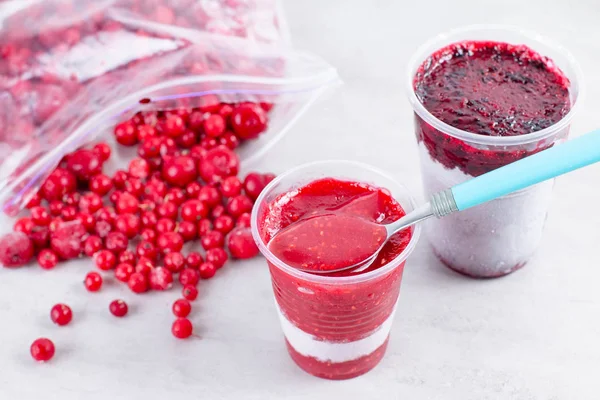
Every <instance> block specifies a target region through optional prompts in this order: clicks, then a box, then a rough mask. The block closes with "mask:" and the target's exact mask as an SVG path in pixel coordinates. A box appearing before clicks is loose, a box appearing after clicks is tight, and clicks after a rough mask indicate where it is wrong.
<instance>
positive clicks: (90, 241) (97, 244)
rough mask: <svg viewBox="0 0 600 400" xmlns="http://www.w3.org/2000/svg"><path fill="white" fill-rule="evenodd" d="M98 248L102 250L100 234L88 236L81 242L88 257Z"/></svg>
mask: <svg viewBox="0 0 600 400" xmlns="http://www.w3.org/2000/svg"><path fill="white" fill-rule="evenodd" d="M100 250H102V239H101V238H100V236H96V235H91V236H88V237H87V239H85V241H84V242H83V253H84V254H85V255H86V256H88V257H92V256H93V255H94V254H96V252H98V251H100Z"/></svg>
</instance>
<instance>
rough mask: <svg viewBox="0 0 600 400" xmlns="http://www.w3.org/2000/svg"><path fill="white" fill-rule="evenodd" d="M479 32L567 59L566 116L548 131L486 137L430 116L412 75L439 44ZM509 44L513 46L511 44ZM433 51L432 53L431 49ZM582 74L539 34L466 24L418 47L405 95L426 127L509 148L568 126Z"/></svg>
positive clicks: (564, 51) (578, 99) (580, 95)
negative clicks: (516, 39)
mask: <svg viewBox="0 0 600 400" xmlns="http://www.w3.org/2000/svg"><path fill="white" fill-rule="evenodd" d="M482 30H489V31H497V32H502V31H504V32H510V33H514V34H518V35H521V36H523V37H526V38H528V39H530V40H532V41H536V42H538V43H540V44H542V45H544V46H547V47H551V48H553V49H554V50H555V51H557V52H559V53H560V54H561V55H562V56H563V57H565V59H567V60H568V63H569V64H570V67H571V69H572V70H573V71H574V74H573V75H574V76H569V75H567V78H568V79H569V81H570V82H571V88H573V87H575V89H576V98H575V99H573V95H571V97H572V98H571V100H572V101H573V100H574V101H573V103H572V105H571V109H570V110H569V112H568V113H567V115H565V116H564V117H563V118H562V119H561V120H560V121H558V122H556V123H555V124H553V125H551V126H549V127H547V128H544V129H542V130H539V131H536V132H532V133H527V134H525V135H518V136H486V135H479V134H476V133H472V132H469V131H465V130H462V129H458V128H455V127H453V126H451V125H449V124H447V123H445V122H443V121H441V120H440V119H438V118H437V117H435V116H434V115H433V114H431V113H430V112H429V111H428V110H427V109H426V108H425V107H424V106H423V104H422V103H421V102H420V101H419V99H418V98H417V95H416V94H415V91H414V86H413V81H414V74H415V72H416V71H417V69H418V68H419V66H420V65H421V64H422V63H423V61H424V60H425V59H426V58H427V57H428V56H429V55H431V54H432V53H433V52H435V51H437V50H439V49H441V48H442V47H444V46H445V45H444V44H441V43H442V42H444V41H445V40H449V39H451V38H452V37H453V36H456V35H458V34H462V33H466V32H471V31H482ZM474 40H477V39H475V38H474ZM457 41H458V40H457ZM436 43H440V45H439V46H437V47H436V46H435V45H436ZM512 44H516V43H512ZM432 48H433V49H434V50H431V49H432ZM533 50H534V51H538V49H536V48H533ZM539 53H540V54H541V55H542V56H544V55H545V54H544V53H543V52H539ZM563 73H565V74H566V72H565V71H563ZM582 75H583V74H582V72H581V68H580V66H579V64H578V63H577V61H576V60H575V58H574V57H573V55H572V54H571V53H570V52H569V51H568V50H567V49H565V48H564V47H563V46H561V45H560V44H557V43H555V42H553V41H552V40H550V39H548V38H546V37H544V36H542V35H539V34H537V33H535V32H532V31H527V30H523V29H521V28H518V27H513V26H508V25H469V26H466V27H462V28H457V29H452V30H450V31H447V32H445V33H441V34H439V35H437V36H435V37H433V38H431V39H430V40H428V41H427V42H425V43H424V44H423V45H421V46H420V47H419V49H418V50H417V51H416V52H415V53H414V54H413V56H412V57H411V58H410V61H409V63H408V71H407V74H406V89H407V94H408V100H409V102H410V104H411V105H412V107H413V110H414V112H416V113H417V115H418V116H419V117H421V118H422V119H423V120H424V121H425V122H427V123H428V124H429V125H431V126H433V127H434V128H435V129H437V130H438V131H440V132H444V133H446V134H448V135H450V136H453V137H455V138H458V139H462V140H464V141H467V142H471V143H478V144H484V145H493V146H503V145H506V146H510V145H522V144H527V143H532V142H536V141H539V140H541V139H544V138H547V137H551V136H552V135H554V134H556V133H557V132H560V131H561V130H562V129H564V128H566V127H567V126H568V125H569V124H570V123H571V121H572V119H573V116H574V115H575V111H576V110H577V109H578V108H579V104H580V103H581V100H582V99H583V76H582Z"/></svg>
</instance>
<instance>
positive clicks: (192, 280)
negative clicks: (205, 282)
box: [179, 268, 200, 286]
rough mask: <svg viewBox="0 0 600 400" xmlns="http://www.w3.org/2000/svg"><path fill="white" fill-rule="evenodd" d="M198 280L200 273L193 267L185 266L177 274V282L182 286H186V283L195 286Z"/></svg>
mask: <svg viewBox="0 0 600 400" xmlns="http://www.w3.org/2000/svg"><path fill="white" fill-rule="evenodd" d="M199 280H200V273H199V272H198V270H195V269H191V268H185V269H184V270H183V271H181V273H180V274H179V283H181V284H182V285H183V286H186V285H193V286H195V285H197V284H198V281H199Z"/></svg>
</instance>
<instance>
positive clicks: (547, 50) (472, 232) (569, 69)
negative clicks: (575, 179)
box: [409, 27, 580, 278]
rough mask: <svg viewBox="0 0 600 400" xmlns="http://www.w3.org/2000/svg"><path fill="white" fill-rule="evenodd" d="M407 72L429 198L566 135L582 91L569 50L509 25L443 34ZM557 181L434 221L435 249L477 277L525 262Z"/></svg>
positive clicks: (430, 234)
mask: <svg viewBox="0 0 600 400" xmlns="http://www.w3.org/2000/svg"><path fill="white" fill-rule="evenodd" d="M409 73H410V75H409V79H410V81H409V85H410V92H409V98H410V101H411V103H412V105H413V108H414V111H415V133H416V136H417V141H418V143H419V156H420V160H421V172H422V178H423V184H424V187H425V191H426V194H427V195H431V194H433V193H436V192H438V191H440V190H442V189H444V188H447V187H450V186H454V185H456V184H458V183H461V182H464V181H466V180H469V179H471V178H473V177H476V176H479V175H482V174H484V173H486V172H489V171H492V170H494V169H496V168H499V167H502V166H504V165H506V164H509V163H511V162H514V161H517V160H519V159H521V158H524V157H527V156H529V155H532V154H534V153H537V152H539V151H541V150H544V149H546V148H549V147H552V146H553V145H554V144H555V143H559V142H561V141H563V140H565V139H566V138H567V136H568V133H569V127H570V121H571V119H572V117H573V112H574V109H575V106H576V104H577V98H578V95H579V80H580V78H579V70H578V68H577V65H576V63H575V62H574V61H573V59H572V57H571V56H570V55H569V54H568V53H567V52H566V51H564V50H563V49H562V48H559V47H556V46H554V45H551V44H548V43H547V42H546V41H544V40H542V39H539V37H538V36H533V35H531V36H530V35H528V34H526V33H522V32H520V31H516V30H511V29H509V28H502V27H490V28H482V27H472V28H465V29H461V30H456V31H453V32H451V33H449V34H445V35H440V36H439V37H438V38H437V39H436V40H434V41H431V42H429V43H428V44H426V45H425V46H424V47H423V48H422V49H421V50H420V51H419V52H418V54H417V55H415V57H414V59H413V62H412V66H411V69H410V72H409ZM552 188H553V181H552V180H551V181H546V182H543V183H541V184H538V185H535V186H532V187H530V188H527V189H524V190H521V191H518V192H516V193H513V194H510V195H508V196H505V197H502V198H499V199H497V200H494V201H491V202H489V203H487V204H484V205H481V206H478V207H475V208H473V209H470V210H467V211H464V212H461V213H457V214H454V215H450V216H448V217H446V218H443V219H436V220H431V221H428V222H427V223H426V224H425V231H426V234H427V237H428V239H429V242H430V243H431V245H432V247H433V251H434V252H435V254H436V255H437V256H438V257H439V258H440V259H441V261H442V262H443V263H444V264H446V265H447V266H448V267H450V268H451V269H453V270H455V271H458V272H460V273H462V274H465V275H468V276H472V277H478V278H493V277H498V276H503V275H506V274H508V273H510V272H512V271H515V270H517V269H519V268H520V267H522V266H523V265H525V263H527V261H529V259H530V258H531V256H532V255H533V253H534V252H535V250H536V249H537V247H538V245H539V243H540V241H541V237H542V232H543V227H544V222H545V220H546V215H547V212H548V208H549V205H550V200H551V197H552Z"/></svg>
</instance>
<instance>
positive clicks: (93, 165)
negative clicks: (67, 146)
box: [67, 149, 103, 182]
mask: <svg viewBox="0 0 600 400" xmlns="http://www.w3.org/2000/svg"><path fill="white" fill-rule="evenodd" d="M102 162H103V161H102V160H101V159H100V156H99V155H98V154H97V153H96V152H94V151H92V150H86V149H80V150H77V151H75V152H73V153H71V154H70V155H69V156H68V158H67V169H68V170H69V171H71V173H72V174H73V175H75V176H76V177H77V179H79V180H80V181H82V182H88V181H89V180H90V178H91V177H92V176H94V175H97V174H99V173H101V172H102Z"/></svg>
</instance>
